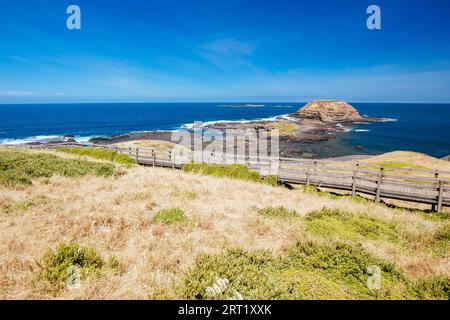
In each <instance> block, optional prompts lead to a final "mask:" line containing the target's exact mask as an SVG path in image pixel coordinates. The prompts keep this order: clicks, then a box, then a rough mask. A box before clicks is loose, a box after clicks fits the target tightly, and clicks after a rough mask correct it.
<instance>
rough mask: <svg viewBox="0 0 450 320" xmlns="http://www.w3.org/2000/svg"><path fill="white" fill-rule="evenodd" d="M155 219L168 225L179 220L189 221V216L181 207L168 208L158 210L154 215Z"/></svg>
mask: <svg viewBox="0 0 450 320" xmlns="http://www.w3.org/2000/svg"><path fill="white" fill-rule="evenodd" d="M153 221H155V222H157V223H162V224H166V225H171V224H175V223H179V222H187V221H188V217H187V216H186V215H185V214H184V212H183V211H182V210H181V209H178V208H168V209H163V210H160V211H158V212H157V213H156V214H155V216H154V217H153Z"/></svg>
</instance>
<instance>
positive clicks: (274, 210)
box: [256, 207, 299, 219]
mask: <svg viewBox="0 0 450 320" xmlns="http://www.w3.org/2000/svg"><path fill="white" fill-rule="evenodd" d="M256 212H257V213H258V214H260V215H262V216H264V217H267V218H281V219H291V218H298V217H299V215H298V213H297V212H296V211H295V210H289V209H287V208H285V207H266V208H260V209H256Z"/></svg>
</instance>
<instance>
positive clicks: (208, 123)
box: [181, 114, 294, 129]
mask: <svg viewBox="0 0 450 320" xmlns="http://www.w3.org/2000/svg"><path fill="white" fill-rule="evenodd" d="M277 119H285V120H289V121H294V119H293V118H289V115H288V114H282V115H279V116H274V117H270V118H259V119H253V120H247V119H241V120H213V121H205V122H201V121H197V122H200V123H201V125H202V128H203V127H207V126H211V125H215V124H217V123H225V124H233V123H252V122H261V121H275V120H277ZM194 125H195V122H193V123H185V124H183V125H182V126H181V128H183V129H193V128H194Z"/></svg>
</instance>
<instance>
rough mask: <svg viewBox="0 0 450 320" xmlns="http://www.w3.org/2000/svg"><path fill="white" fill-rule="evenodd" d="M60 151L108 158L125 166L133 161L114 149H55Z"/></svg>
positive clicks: (102, 158) (130, 164)
mask: <svg viewBox="0 0 450 320" xmlns="http://www.w3.org/2000/svg"><path fill="white" fill-rule="evenodd" d="M57 150H58V151H60V152H64V153H69V154H75V155H78V156H89V157H92V158H96V159H101V160H108V161H111V162H115V163H118V164H122V165H125V166H132V165H133V164H134V163H135V161H134V159H133V158H131V157H130V156H129V155H126V154H123V153H119V152H117V151H114V150H109V149H102V148H80V147H77V148H68V147H61V148H58V149H57Z"/></svg>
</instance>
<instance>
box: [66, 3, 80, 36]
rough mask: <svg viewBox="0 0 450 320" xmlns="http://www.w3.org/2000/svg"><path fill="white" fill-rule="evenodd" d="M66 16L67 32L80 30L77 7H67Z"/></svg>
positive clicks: (78, 9) (78, 8)
mask: <svg viewBox="0 0 450 320" xmlns="http://www.w3.org/2000/svg"><path fill="white" fill-rule="evenodd" d="M66 13H67V14H70V16H69V17H68V18H67V20H66V26H67V29H69V30H80V29H81V9H80V7H79V6H77V5H71V6H68V7H67V10H66Z"/></svg>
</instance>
